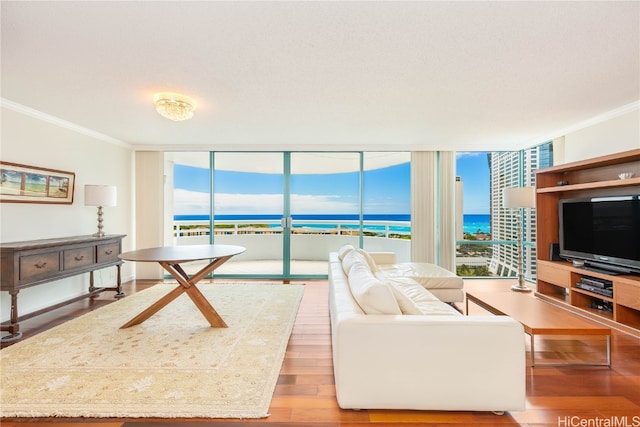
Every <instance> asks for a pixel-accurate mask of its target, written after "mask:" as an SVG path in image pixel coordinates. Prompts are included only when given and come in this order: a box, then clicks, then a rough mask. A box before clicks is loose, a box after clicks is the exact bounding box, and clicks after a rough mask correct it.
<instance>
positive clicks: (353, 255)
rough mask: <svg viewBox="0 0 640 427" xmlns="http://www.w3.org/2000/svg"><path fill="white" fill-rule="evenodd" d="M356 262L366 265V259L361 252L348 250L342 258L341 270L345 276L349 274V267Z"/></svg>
mask: <svg viewBox="0 0 640 427" xmlns="http://www.w3.org/2000/svg"><path fill="white" fill-rule="evenodd" d="M356 264H364V265H367V261H366V260H365V259H364V257H363V256H362V254H361V253H359V252H357V251H355V250H353V251H350V252H348V253H347V254H346V255H345V256H344V258H342V271H344V274H346V275H347V276H348V275H349V271H351V267H353V266H354V265H356Z"/></svg>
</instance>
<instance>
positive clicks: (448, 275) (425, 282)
mask: <svg viewBox="0 0 640 427" xmlns="http://www.w3.org/2000/svg"><path fill="white" fill-rule="evenodd" d="M378 271H379V272H381V273H382V274H384V275H385V276H386V277H410V278H412V279H414V280H415V281H416V282H418V283H420V284H421V285H422V286H424V287H425V288H427V289H462V287H463V284H464V282H463V281H462V278H461V277H459V276H456V275H455V274H454V273H452V272H450V271H449V270H446V269H444V268H442V267H440V266H439V265H435V264H430V263H426V262H402V263H399V264H378Z"/></svg>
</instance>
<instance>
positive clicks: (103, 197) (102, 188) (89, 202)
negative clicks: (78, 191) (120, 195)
mask: <svg viewBox="0 0 640 427" xmlns="http://www.w3.org/2000/svg"><path fill="white" fill-rule="evenodd" d="M116 196H117V189H116V187H115V186H113V185H85V186H84V205H85V206H97V207H98V232H97V233H95V234H94V235H93V236H94V237H103V236H104V231H102V221H103V219H102V207H103V206H115V205H116V199H117V197H116Z"/></svg>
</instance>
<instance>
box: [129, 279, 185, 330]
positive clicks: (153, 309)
mask: <svg viewBox="0 0 640 427" xmlns="http://www.w3.org/2000/svg"><path fill="white" fill-rule="evenodd" d="M184 291H185V288H183V287H182V286H178V287H177V288H175V289H174V290H172V291H171V292H169V293H168V294H167V295H165V296H163V297H162V298H160V299H159V300H158V301H156V302H154V303H153V304H151V305H150V306H149V308H147V309H146V310H144V311H143V312H142V313H140V314H138V315H137V316H136V317H134V318H133V319H131V320H129V321H128V322H127V323H125V324H124V325H122V326H120V329H125V328H128V327H129V326H134V325H139V324H140V323H142V322H144V321H145V320H147V319H148V318H149V317H151V316H153V315H154V314H156V313H157V312H158V311H160V309H161V308H162V307H164V306H166V305H167V304H169V303H170V302H171V301H173V300H174V299H176V298H178V297H179V296H180V295H182V293H183V292H184Z"/></svg>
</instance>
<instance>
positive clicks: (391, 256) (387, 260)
mask: <svg viewBox="0 0 640 427" xmlns="http://www.w3.org/2000/svg"><path fill="white" fill-rule="evenodd" d="M367 253H368V254H369V255H371V258H373V260H374V261H375V263H376V264H395V263H396V254H395V252H367Z"/></svg>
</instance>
